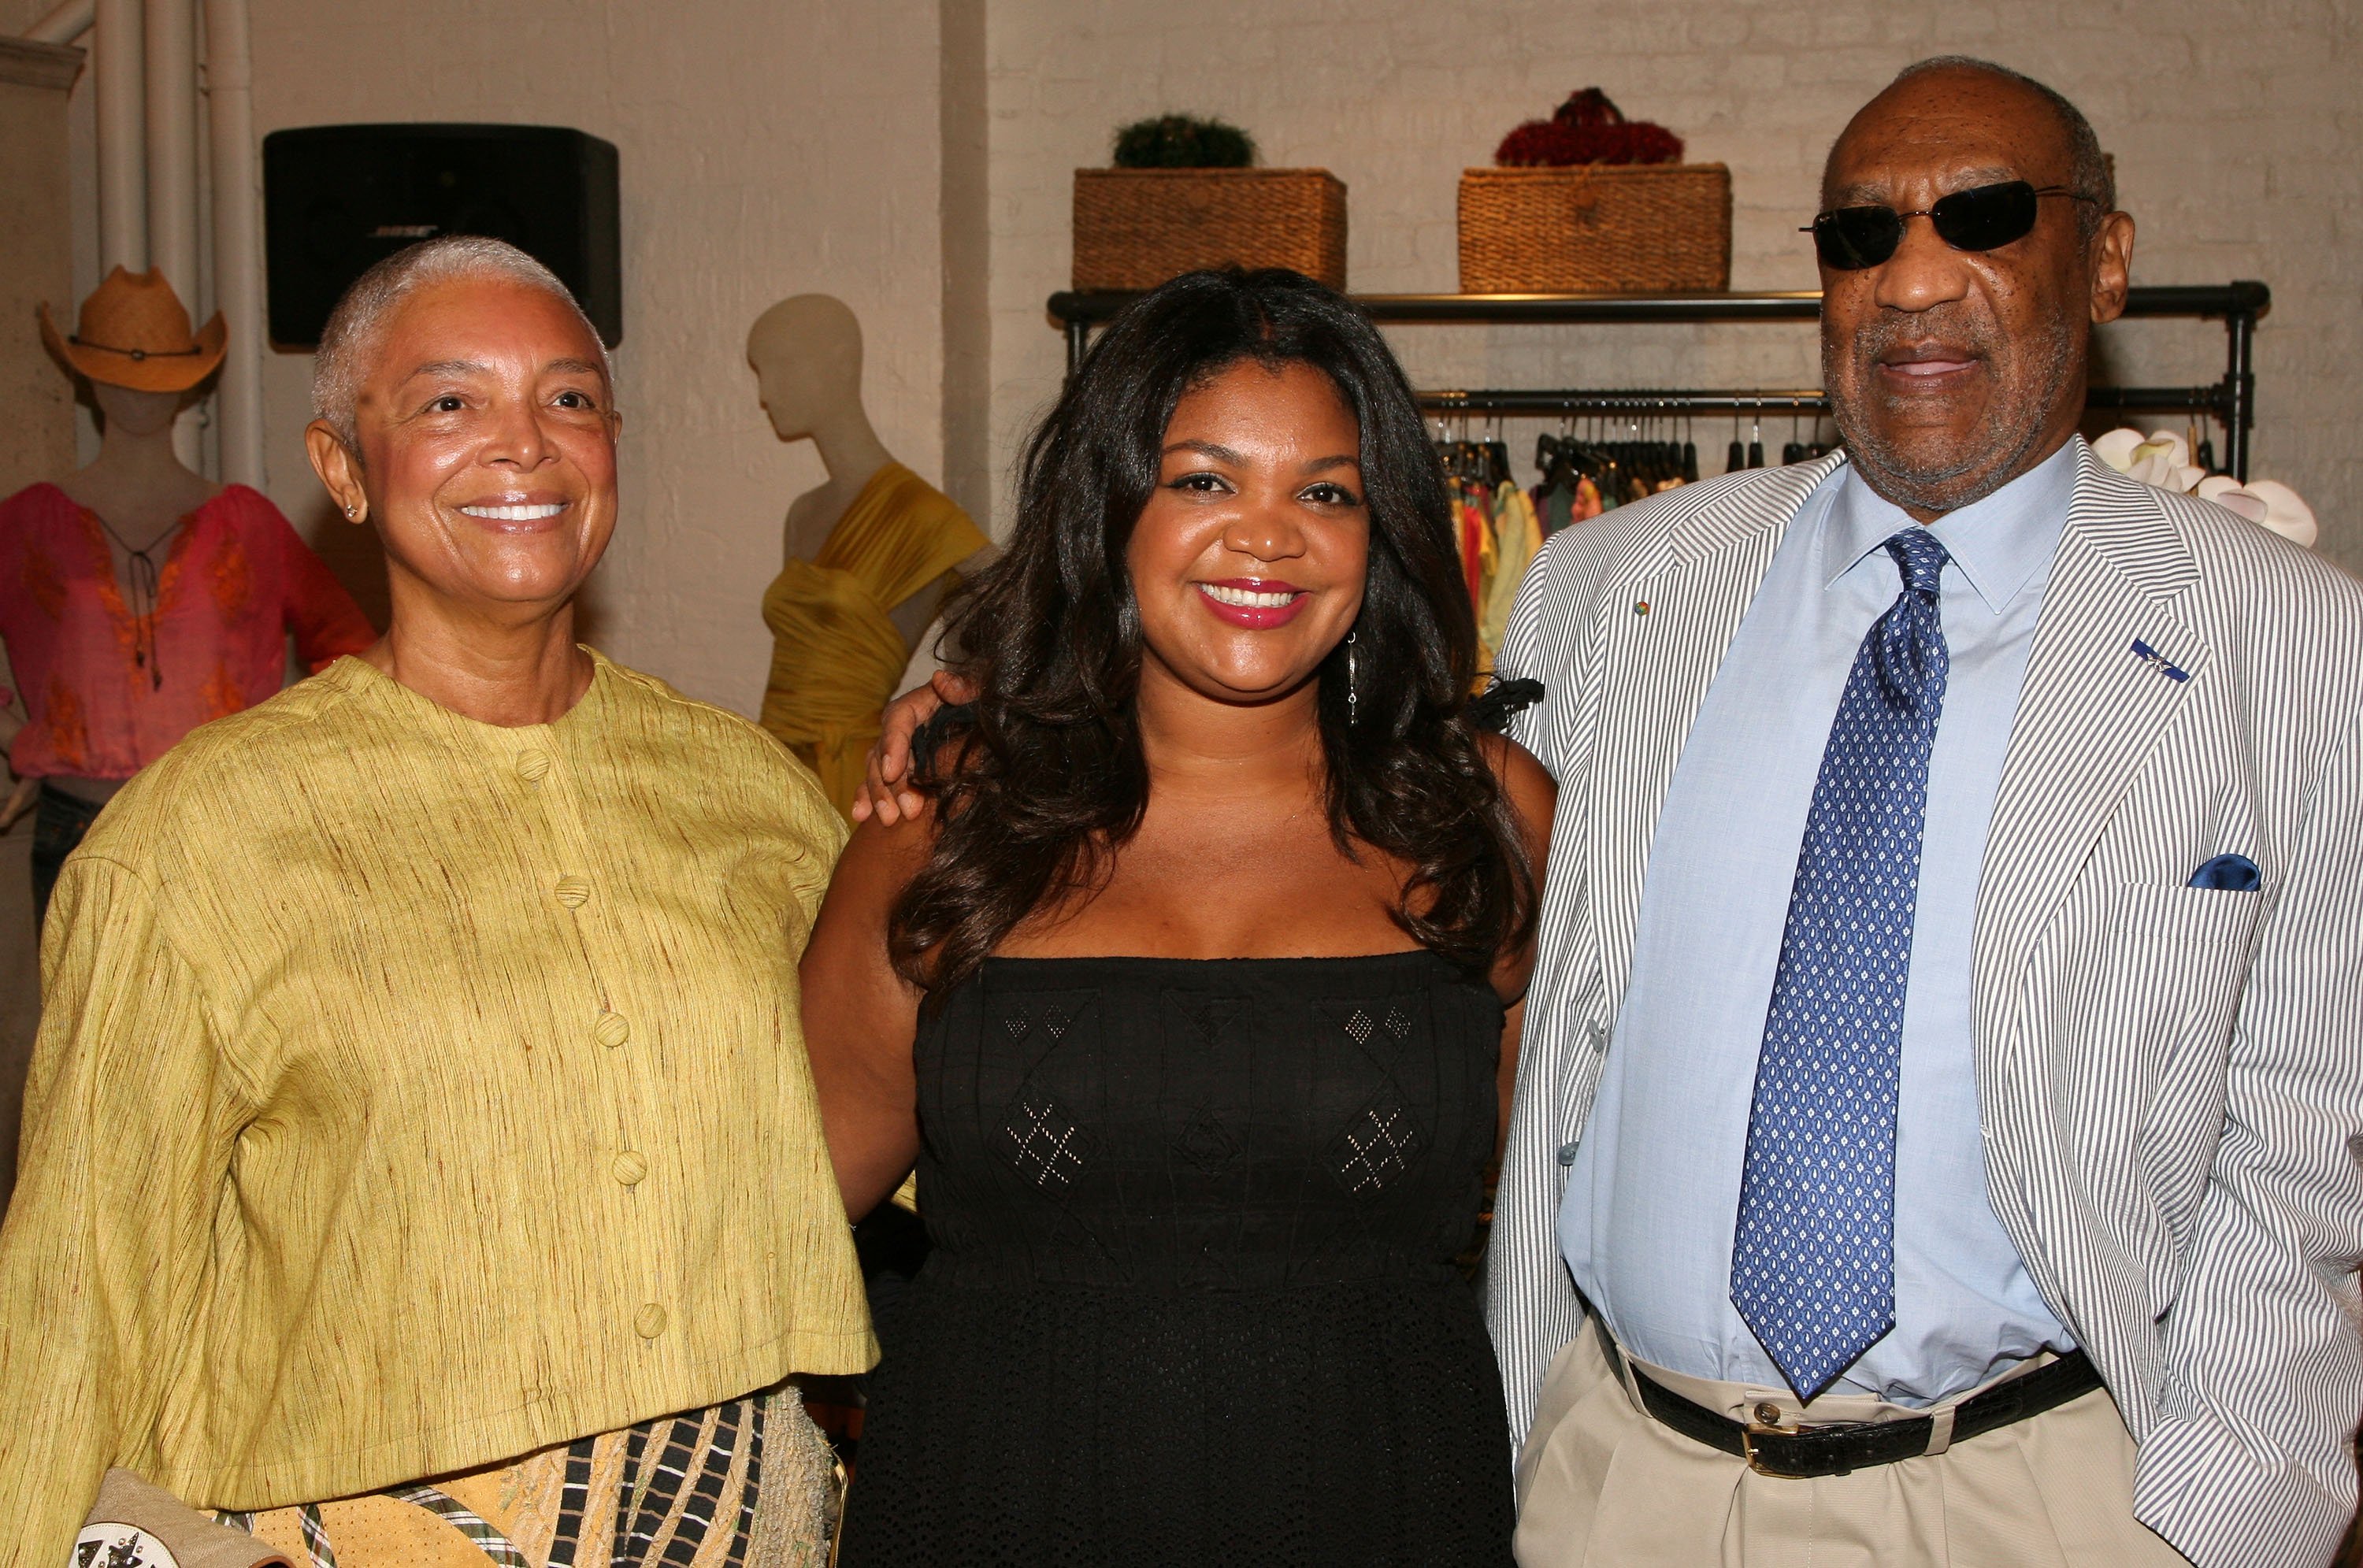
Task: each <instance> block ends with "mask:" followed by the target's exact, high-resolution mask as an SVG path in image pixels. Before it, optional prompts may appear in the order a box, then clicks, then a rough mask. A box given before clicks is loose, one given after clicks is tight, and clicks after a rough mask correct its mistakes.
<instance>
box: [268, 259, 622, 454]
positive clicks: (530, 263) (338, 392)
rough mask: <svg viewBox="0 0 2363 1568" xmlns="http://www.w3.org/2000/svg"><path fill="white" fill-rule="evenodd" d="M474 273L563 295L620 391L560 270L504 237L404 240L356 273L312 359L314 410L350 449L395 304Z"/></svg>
mask: <svg viewBox="0 0 2363 1568" xmlns="http://www.w3.org/2000/svg"><path fill="white" fill-rule="evenodd" d="M473 277H494V278H505V279H507V280H509V281H510V282H516V283H523V284H524V285H526V286H527V288H532V289H539V290H541V291H542V292H543V293H549V294H554V295H556V296H557V297H558V298H560V299H561V300H564V301H565V302H566V307H567V308H568V309H569V310H571V311H572V312H573V313H574V315H575V319H577V320H578V321H580V322H582V330H583V331H585V332H587V333H589V334H590V335H591V341H593V342H594V343H597V344H598V345H599V372H600V374H601V375H602V376H604V377H605V379H606V382H607V389H608V395H609V396H610V397H611V398H612V397H613V396H614V395H615V386H616V367H615V365H614V363H613V362H612V361H611V360H610V359H608V357H607V345H606V344H605V342H604V341H602V340H601V339H600V337H599V329H598V328H597V327H595V326H592V325H591V318H590V317H589V316H587V315H583V314H582V305H581V304H579V303H578V302H577V301H576V300H575V298H574V295H573V293H571V291H570V290H568V288H567V286H566V285H565V284H564V283H561V282H559V281H558V274H557V273H555V272H553V271H550V270H549V268H547V267H545V266H543V265H542V264H541V263H540V262H538V261H537V260H535V259H533V258H532V257H530V256H528V255H527V254H526V253H525V252H524V251H522V250H519V249H518V248H516V246H514V245H511V244H510V243H509V242H508V241H506V240H505V239H493V238H490V237H486V236H484V235H481V234H448V235H445V236H443V237H441V238H439V239H426V240H421V241H419V242H418V243H417V244H416V245H409V246H405V247H404V248H401V249H400V250H397V251H395V252H394V254H393V255H391V256H389V257H387V258H386V259H384V260H383V261H381V262H379V263H378V264H377V265H376V266H374V267H372V268H371V269H370V270H369V271H366V272H363V273H362V274H361V276H360V277H358V278H356V279H354V280H353V286H352V287H351V288H349V289H347V290H346V291H345V294H344V297H343V298H342V299H340V300H338V302H337V308H336V309H335V310H333V311H330V312H329V313H328V325H327V326H325V327H323V328H321V330H320V347H319V348H318V349H316V351H315V352H314V355H313V359H312V416H313V417H314V418H315V419H321V420H326V421H327V425H328V427H329V428H330V429H332V430H334V431H335V432H336V433H337V439H338V440H339V441H342V442H343V443H344V444H345V449H346V450H347V451H349V452H351V453H353V454H354V455H355V456H359V455H360V453H361V440H360V431H359V429H358V428H357V427H356V425H355V424H354V420H353V405H354V404H355V403H358V402H359V401H360V399H361V383H362V382H363V381H366V380H368V377H369V364H368V360H369V357H370V355H371V354H372V353H373V352H375V350H376V348H377V341H378V338H379V337H380V336H381V334H382V332H383V328H384V326H385V321H386V318H387V317H388V316H389V315H393V314H394V306H396V305H397V304H401V303H402V301H403V299H404V298H405V296H407V295H408V294H410V293H413V292H414V291H416V290H418V289H422V288H425V287H427V286H428V285H430V284H434V283H444V282H450V281H451V280H453V279H455V278H473Z"/></svg>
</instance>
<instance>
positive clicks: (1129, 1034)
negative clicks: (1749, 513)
mask: <svg viewBox="0 0 2363 1568" xmlns="http://www.w3.org/2000/svg"><path fill="white" fill-rule="evenodd" d="M1127 476H1129V477H1127ZM1110 518H1117V519H1125V520H1127V521H1128V522H1129V526H1128V527H1121V528H1118V527H1110V526H1108V525H1107V521H1106V520H1107V519H1110ZM961 616H962V618H961V619H960V621H959V623H958V625H959V632H960V637H961V640H962V643H963V644H964V646H966V647H967V649H968V650H969V656H968V657H967V659H966V661H965V664H964V666H963V668H962V673H963V675H964V676H965V677H966V678H967V679H968V682H969V685H970V688H971V690H972V691H973V693H974V701H973V703H972V704H971V705H970V706H968V707H966V708H963V709H956V710H951V711H949V712H947V713H946V714H944V715H943V716H942V719H941V720H940V721H939V722H938V723H937V724H935V725H932V726H930V732H929V735H928V737H927V738H926V741H925V742H924V743H923V747H922V750H923V753H924V754H925V755H927V756H930V757H931V758H932V759H933V760H932V763H931V778H930V779H929V780H928V781H926V782H925V783H924V785H923V790H922V792H923V794H924V796H925V799H924V801H923V802H922V803H921V809H920V810H919V811H918V812H916V813H915V814H909V813H904V812H897V813H896V815H898V816H900V817H902V819H903V820H901V821H900V822H899V823H894V824H893V825H889V824H887V823H883V822H882V821H871V822H870V823H866V824H865V825H864V826H863V827H862V828H861V829H860V831H858V832H857V834H856V835H855V838H854V841H853V844H852V845H851V846H850V847H849V850H848V852H847V855H846V857H845V860H844V862H843V863H842V865H841V866H840V867H839V870H838V880H837V882H836V884H835V885H834V886H833V888H832V889H831V891H830V894H829V898H828V902H827V904H826V907H825V908H824V910H823V911H822V914H821V918H820V922H819V924H818V927H817V928H816V930H815V934H814V938H813V942H812V944H811V947H810V949H809V951H808V954H807V956H806V958H805V961H804V1014H805V1030H806V1034H807V1037H808V1039H809V1042H810V1045H811V1049H812V1054H813V1063H814V1070H815V1077H816V1079H817V1081H818V1084H819V1088H820V1091H821V1104H822V1110H823V1115H824V1117H825V1119H826V1122H827V1131H828V1136H829V1143H830V1147H831V1151H832V1154H833V1155H834V1157H835V1159H836V1162H837V1167H838V1178H839V1181H840V1183H841V1184H842V1185H843V1186H844V1187H845V1190H846V1197H847V1201H848V1206H849V1209H850V1210H851V1211H853V1212H855V1213H857V1214H859V1213H862V1212H866V1211H867V1209H869V1208H870V1207H871V1205H873V1204H875V1203H876V1202H877V1201H878V1200H879V1199H881V1198H882V1197H883V1196H884V1195H885V1194H886V1193H887V1192H889V1191H891V1190H892V1188H893V1187H894V1186H895V1184H896V1183H897V1182H899V1181H900V1180H901V1178H902V1176H904V1173H905V1172H907V1171H909V1170H910V1169H911V1168H913V1165H914V1164H915V1165H916V1169H917V1171H918V1180H919V1192H920V1194H921V1212H922V1215H923V1217H924V1219H925V1220H926V1228H927V1232H928V1235H929V1238H930V1240H931V1241H932V1242H933V1251H932V1253H930V1255H929V1257H928V1259H927V1262H926V1265H925V1267H924V1268H923V1269H922V1271H921V1273H920V1275H919V1277H918V1278H917V1280H916V1281H915V1282H914V1284H913V1286H911V1289H910V1291H909V1293H908V1296H907V1297H906V1299H905V1300H904V1303H903V1306H902V1308H901V1309H900V1314H899V1316H898V1318H897V1319H896V1320H895V1322H894V1324H893V1333H892V1335H891V1337H890V1338H889V1340H888V1343H887V1345H886V1356H885V1359H884V1361H883V1362H882V1364H881V1365H880V1367H879V1369H878V1372H877V1374H876V1375H875V1376H874V1378H873V1380H872V1385H871V1401H870V1413H869V1419H868V1425H867V1430H866V1431H865V1433H864V1437H863V1442H862V1447H861V1452H860V1475H859V1479H858V1480H857V1482H856V1484H855V1485H854V1486H853V1488H852V1491H851V1494H850V1499H849V1510H848V1518H847V1523H846V1528H845V1535H844V1541H843V1552H842V1558H841V1561H842V1562H844V1563H846V1564H848V1565H849V1568H869V1565H875V1564H916V1563H929V1564H933V1563H959V1564H968V1563H978V1564H986V1563H1009V1564H1021V1563H1022V1564H1029V1565H1031V1564H1099V1563H1118V1562H1121V1563H1126V1564H1135V1563H1138V1564H1169V1563H1170V1564H1176V1565H1179V1564H1185V1563H1186V1564H1191V1565H1193V1568H1196V1565H1198V1564H1203V1563H1208V1562H1254V1563H1258V1564H1289V1563H1307V1564H1314V1563H1318V1564H1332V1563H1334V1564H1340V1565H1343V1564H1355V1565H1357V1568H1359V1565H1365V1564H1403V1565H1405V1568H1412V1565H1417V1568H1439V1565H1454V1564H1489V1565H1491V1564H1503V1563H1507V1562H1509V1561H1510V1544H1509V1543H1510V1533H1511V1526H1512V1506H1511V1487H1510V1480H1511V1476H1510V1453H1509V1444H1508V1432H1507V1424H1506V1421H1505V1419H1504V1418H1503V1408H1502V1390H1501V1382H1500V1376H1499V1373H1498V1372H1497V1370H1496V1368H1495V1366H1494V1364H1493V1358H1492V1352H1491V1349H1490V1347H1489V1345H1488V1344H1487V1342H1486V1338H1485V1332H1484V1327H1483V1323H1482V1321H1481V1316H1480V1311H1479V1301H1478V1297H1477V1293H1476V1291H1475V1290H1474V1288H1473V1287H1472V1286H1470V1284H1469V1283H1468V1282H1467V1281H1466V1280H1465V1279H1464V1278H1463V1277H1462V1276H1461V1275H1460V1272H1459V1269H1458V1268H1457V1267H1456V1264H1455V1262H1454V1260H1455V1257H1456V1255H1457V1254H1459V1253H1461V1252H1462V1251H1463V1250H1464V1249H1465V1248H1466V1247H1467V1246H1468V1244H1469V1242H1470V1238H1471V1236H1472V1234H1473V1233H1474V1231H1475V1227H1476V1221H1477V1217H1478V1211H1479V1209H1480V1207H1481V1191H1482V1179H1483V1173H1484V1169H1485V1165H1486V1163H1487V1161H1488V1160H1489V1159H1490V1158H1491V1157H1492V1155H1493V1154H1494V1152H1495V1149H1496V1143H1497V1133H1498V1129H1499V1127H1500V1125H1501V1124H1502V1121H1503V1104H1502V1100H1503V1095H1504V1094H1505V1092H1506V1086H1507V1084H1508V1083H1509V1081H1510V1077H1511V1069H1512V1066H1513V1059H1514V1047H1515V1038H1516V1036H1515V1002H1516V999H1517V997H1518V996H1519V994H1520V993H1521V991H1522V989H1523V987H1524V984H1525V971H1526V968H1527V966H1528V965H1529V963H1530V961H1531V960H1530V952H1529V936H1530V932H1531V925H1532V918H1533V917H1532V911H1533V909H1534V907H1535V898H1536V887H1535V878H1536V868H1537V867H1539V866H1540V864H1541V860H1542V856H1543V853H1544V850H1545V848H1546V846H1547V838H1546V835H1547V834H1548V816H1549V808H1550V786H1549V783H1548V779H1547V778H1544V776H1543V775H1542V773H1541V770H1540V768H1539V767H1537V765H1536V764H1535V763H1534V761H1533V759H1532V758H1531V757H1529V756H1526V755H1525V753H1524V752H1522V751H1519V750H1517V749H1516V748H1515V747H1514V746H1512V745H1508V744H1507V743H1506V742H1503V741H1501V740H1499V739H1497V738H1493V737H1490V736H1483V735H1481V734H1480V733H1479V726H1478V723H1476V722H1475V721H1474V720H1473V719H1472V716H1471V714H1470V705H1469V703H1468V702H1467V701H1466V694H1467V693H1468V691H1469V690H1470V687H1471V684H1472V679H1471V676H1472V670H1473V667H1474V663H1475V649H1474V641H1475V638H1474V631H1473V626H1472V624H1471V617H1470V606H1469V600H1468V597H1467V594H1466V591H1465V588H1464V586H1463V579H1462V576H1461V571H1460V567H1459V556H1458V550H1457V547H1456V545H1455V541H1454V534H1453V531H1452V528H1451V524H1450V519H1449V515H1448V510H1447V506H1446V502H1445V498H1444V495H1443V493H1442V488H1441V485H1440V484H1439V482H1438V479H1437V470H1436V465H1435V461H1434V457H1433V453H1432V451H1431V450H1430V449H1429V447H1428V446H1427V443H1426V432H1425V430H1424V429H1423V427H1422V425H1421V423H1420V418H1419V415H1418V413H1417V410H1416V407H1415V405H1414V403H1413V401H1412V399H1411V395H1410V392H1409V391H1408V389H1407V386H1406V384H1405V383H1404V381H1403V378H1402V375H1401V372H1400V370H1397V369H1396V368H1395V366H1394V363H1393V361H1392V359H1391V358H1390V357H1388V355H1387V352H1386V349H1385V348H1384V345H1383V343H1382V342H1381V340H1380V339H1379V337H1378V335H1377V333H1376V332H1375V331H1374V330H1373V329H1372V328H1371V327H1370V325H1369V324H1368V322H1367V321H1365V320H1364V319H1363V318H1362V317H1361V316H1360V315H1359V313H1357V312H1355V311H1354V310H1353V308H1352V307H1351V306H1350V305H1349V304H1347V303H1346V302H1344V301H1343V300H1341V299H1339V298H1338V297H1337V295H1335V294H1332V293H1329V292H1328V291H1326V290H1325V289H1322V288H1320V287H1319V286H1318V285H1316V284H1314V283H1311V282H1307V281H1306V280H1304V279H1302V278H1299V277H1297V276H1296V275H1295V274H1292V273H1251V274H1245V275H1242V274H1238V273H1228V274H1215V273H1199V274H1193V275H1191V276H1189V277H1185V278H1182V279H1180V280H1177V281H1176V282H1174V283H1171V284H1168V285H1167V286H1166V287H1165V288H1164V289H1161V290H1159V291H1157V292H1156V293H1152V294H1150V295H1148V296H1147V297H1145V298H1144V299H1143V300H1142V301H1141V302H1139V303H1138V304H1136V305H1135V306H1134V307H1133V309H1132V311H1131V312H1130V313H1129V314H1128V315H1126V317H1124V318H1121V319H1119V321H1118V322H1117V323H1116V324H1115V325H1114V326H1112V327H1111V328H1110V330H1109V332H1108V334H1107V336H1106V337H1104V339H1103V340H1102V342H1101V344H1100V345H1099V347H1098V348H1095V349H1094V350H1093V354H1092V356H1091V357H1090V359H1087V360H1086V361H1085V363H1084V366H1083V368H1082V370H1081V372H1080V373H1079V374H1078V376H1077V378H1076V379H1075V381H1074V382H1073V383H1072V384H1071V387H1070V389H1069V391H1068V392H1067V394H1066V396H1065V397H1064V398H1063V399H1062V400H1061V402H1060V403H1059V407H1058V408H1057V409H1056V410H1054V411H1053V412H1052V414H1050V415H1049V416H1048V419H1047V420H1046V422H1045V426H1044V429H1043V430H1042V432H1041V433H1040V434H1039V435H1037V437H1036V440H1035V442H1034V444H1033V446H1032V447H1031V448H1030V449H1029V454H1028V459H1027V464H1026V477H1025V482H1024V485H1023V487H1022V494H1021V497H1020V502H1019V509H1018V516H1017V521H1016V525H1015V529H1014V530H1013V533H1012V536H1011V538H1010V540H1009V548H1008V553H1007V554H1006V555H1004V558H1002V560H1001V561H1000V562H999V563H997V564H996V565H995V566H994V567H993V569H991V571H990V573H989V574H988V575H987V577H986V578H985V579H984V580H982V581H981V582H980V584H979V585H978V587H977V590H976V591H975V593H974V594H973V595H972V596H971V598H970V599H968V600H967V602H966V605H965V608H964V610H963V611H962V613H961ZM1349 634H1350V635H1351V637H1352V640H1351V641H1350V642H1348V635H1349ZM1118 692H1121V693H1124V695H1123V696H1122V697H1120V698H1117V697H1113V696H1112V695H1111V694H1113V693H1118ZM914 1037H915V1044H914Z"/></svg>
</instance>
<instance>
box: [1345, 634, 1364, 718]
mask: <svg viewBox="0 0 2363 1568" xmlns="http://www.w3.org/2000/svg"><path fill="white" fill-rule="evenodd" d="M1358 674H1359V672H1358V671H1357V670H1356V668H1354V634H1353V633H1351V632H1348V633H1347V634H1346V727H1347V728H1348V729H1352V728H1353V727H1354V720H1355V719H1356V718H1357V717H1359V713H1358V712H1357V710H1358V709H1359V705H1360V703H1361V701H1362V691H1361V686H1362V683H1361V681H1360V680H1359V679H1357V676H1358Z"/></svg>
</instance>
